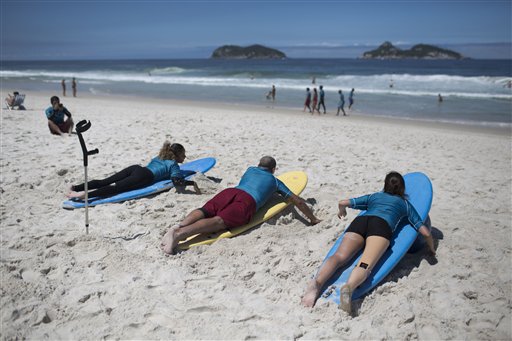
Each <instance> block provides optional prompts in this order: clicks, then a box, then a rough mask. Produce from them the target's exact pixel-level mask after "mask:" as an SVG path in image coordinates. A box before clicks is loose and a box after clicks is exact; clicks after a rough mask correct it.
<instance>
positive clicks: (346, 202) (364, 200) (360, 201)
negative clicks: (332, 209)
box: [338, 195, 370, 218]
mask: <svg viewBox="0 0 512 341" xmlns="http://www.w3.org/2000/svg"><path fill="white" fill-rule="evenodd" d="M369 199H370V195H363V196H362V197H358V198H352V199H343V200H340V202H339V203H338V209H339V212H338V217H339V218H342V217H344V216H346V215H347V207H350V208H353V209H356V210H366V209H367V208H368V200H369Z"/></svg>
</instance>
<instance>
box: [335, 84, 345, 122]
mask: <svg viewBox="0 0 512 341" xmlns="http://www.w3.org/2000/svg"><path fill="white" fill-rule="evenodd" d="M338 93H339V94H340V101H339V102H338V112H337V113H336V116H339V114H340V110H341V111H343V116H347V114H346V113H345V96H344V95H343V91H341V90H338Z"/></svg>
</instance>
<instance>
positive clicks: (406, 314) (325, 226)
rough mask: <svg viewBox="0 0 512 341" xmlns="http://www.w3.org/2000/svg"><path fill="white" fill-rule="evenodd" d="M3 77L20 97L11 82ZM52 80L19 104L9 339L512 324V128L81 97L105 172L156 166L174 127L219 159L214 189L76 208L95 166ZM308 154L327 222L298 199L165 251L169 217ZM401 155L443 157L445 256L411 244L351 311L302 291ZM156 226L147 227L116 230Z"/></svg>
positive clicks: (436, 182) (7, 146)
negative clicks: (244, 226)
mask: <svg viewBox="0 0 512 341" xmlns="http://www.w3.org/2000/svg"><path fill="white" fill-rule="evenodd" d="M5 95H6V94H5V93H2V98H4V97H5ZM50 95H51V94H43V93H28V94H27V99H26V103H25V104H26V107H27V108H28V109H29V110H27V111H25V112H21V111H6V110H2V121H1V132H2V135H1V147H2V150H1V164H2V169H1V188H0V192H1V194H2V195H1V217H2V219H1V267H0V269H1V270H0V274H1V328H0V337H1V338H2V339H15V338H20V339H22V338H27V339H102V338H108V339H119V338H121V339H248V338H257V339H296V338H304V339H321V338H327V339H422V340H431V339H510V338H511V337H512V333H511V297H512V295H511V288H512V282H511V268H512V267H511V255H510V253H511V246H512V244H511V136H510V133H506V134H491V133H489V132H487V131H468V130H456V129H451V128H450V129H447V128H443V127H435V126H433V127H432V126H426V125H421V126H420V125H414V124H411V123H408V124H404V123H400V121H387V120H374V119H370V118H364V119H361V118H358V117H355V115H354V116H351V117H335V116H333V115H332V114H330V115H326V116H323V115H322V117H318V116H315V117H311V116H310V115H309V114H303V113H302V112H301V111H300V110H298V111H297V112H294V113H290V112H282V111H281V112H278V111H277V110H272V109H265V108H260V109H254V108H252V109H251V108H242V107H236V106H231V107H229V106H226V107H222V106H218V105H216V106H211V107H210V108H208V105H206V104H183V103H176V102H166V101H150V100H145V101H137V100H134V99H119V98H117V99H108V98H96V99H95V98H64V99H63V100H62V102H63V103H64V105H65V106H67V108H68V109H69V110H70V111H71V112H72V113H73V116H74V119H75V122H77V121H78V120H80V119H84V118H85V119H88V120H91V122H92V128H91V129H90V130H89V131H87V132H86V133H85V134H84V136H85V138H86V142H87V146H88V147H89V149H93V148H99V150H100V153H99V154H98V155H94V156H92V157H90V164H89V176H90V179H92V178H101V177H104V176H107V175H110V174H112V173H113V172H115V171H118V170H120V169H122V168H123V167H126V166H128V165H131V164H137V163H139V164H144V165H145V164H146V163H147V162H148V161H149V160H150V159H151V157H153V156H154V155H156V153H157V152H158V150H159V148H160V147H161V145H162V143H163V142H164V140H165V139H170V140H171V141H172V142H180V143H182V144H183V145H184V146H185V148H186V149H187V156H188V160H193V159H196V158H200V157H207V156H213V157H215V158H217V160H218V163H217V165H216V167H215V168H214V169H212V170H211V171H210V172H209V173H207V174H206V176H207V177H200V178H199V179H198V181H199V184H200V186H201V187H202V188H203V189H204V190H205V194H203V195H200V196H198V195H195V194H191V193H186V194H177V193H176V192H175V191H174V190H172V191H170V192H167V193H163V194H160V195H158V196H156V197H154V198H146V199H141V200H136V201H129V202H125V203H123V204H111V205H103V206H100V207H96V208H94V209H90V210H89V215H90V234H89V235H86V234H85V226H84V210H75V211H66V210H63V209H62V208H61V203H62V201H63V200H64V192H65V190H66V188H67V187H68V186H69V185H70V184H75V183H78V182H81V181H83V177H84V173H83V164H82V152H81V149H80V146H79V143H78V139H77V137H76V135H73V136H70V137H66V138H60V137H57V136H52V135H50V134H49V132H48V128H47V124H46V118H45V116H44V113H43V112H44V109H45V108H46V107H47V106H49V97H50ZM266 154H270V155H273V156H274V157H276V159H277V161H278V170H277V174H279V173H281V172H285V171H291V170H304V171H306V172H307V173H308V175H309V184H308V186H307V188H306V190H305V191H304V192H303V195H302V196H303V197H304V198H306V199H311V200H310V202H312V203H314V204H313V206H312V208H313V210H314V211H315V213H316V214H317V216H319V217H320V218H321V219H323V222H322V223H320V224H319V225H316V226H313V227H311V226H308V225H307V224H306V223H305V220H304V219H303V218H301V217H300V215H299V214H298V213H297V211H295V209H288V210H287V211H285V213H284V214H282V215H280V216H279V217H278V218H276V219H273V220H271V221H269V222H268V223H265V224H263V225H261V226H260V227H259V228H257V229H254V230H252V232H250V233H248V234H246V235H242V236H239V237H236V238H233V239H229V240H222V241H220V242H217V243H215V244H213V245H212V246H204V247H197V248H193V249H191V250H189V251H186V252H183V253H180V254H178V255H176V256H164V255H163V254H162V252H161V250H160V248H159V243H160V239H161V236H162V235H163V233H164V232H165V229H166V227H167V226H168V225H169V224H172V223H176V222H178V221H179V220H180V219H181V218H183V217H184V216H185V214H186V213H188V212H189V211H190V210H192V209H194V208H197V207H199V206H200V205H202V204H203V203H204V202H205V201H206V200H207V199H209V198H210V197H211V196H212V194H214V193H216V192H217V191H219V190H220V189H223V188H226V187H228V186H233V185H236V184H237V182H238V180H239V177H240V176H241V174H242V173H243V172H244V170H245V169H246V168H247V167H248V166H250V165H254V164H255V163H256V162H257V161H258V160H259V158H260V157H261V156H263V155H266ZM390 170H397V171H399V172H402V173H407V172H412V171H422V172H425V173H427V174H428V175H429V176H430V178H431V180H432V182H433V186H434V202H433V206H432V210H431V212H430V217H431V219H432V224H433V226H434V232H435V235H436V236H438V237H439V236H441V237H442V239H441V240H440V241H439V247H438V250H437V252H438V263H437V264H430V263H432V262H429V261H427V258H425V257H424V254H422V253H419V254H414V255H408V256H406V257H405V258H404V259H403V260H402V262H401V263H400V265H399V266H398V267H397V268H396V269H395V270H394V271H393V272H392V273H391V275H390V276H389V277H388V278H387V279H386V280H385V283H382V284H381V285H380V286H379V287H378V288H377V289H376V290H374V291H373V292H371V293H370V294H369V295H367V296H365V297H364V298H363V299H362V300H360V301H358V302H356V306H357V309H358V315H357V317H353V318H352V317H349V316H347V315H346V314H345V313H343V312H342V311H340V310H338V309H337V307H336V306H334V305H332V304H326V303H323V302H321V301H319V303H318V304H317V306H316V307H315V308H313V309H306V308H303V307H302V306H301V305H300V299H301V295H302V293H303V290H304V288H305V285H306V282H307V280H308V279H309V278H310V277H311V276H312V274H313V273H314V272H315V270H316V269H317V267H318V266H319V265H320V263H321V261H322V259H323V258H324V256H325V254H326V253H327V251H328V249H329V248H330V246H331V245H332V243H333V242H334V240H335V239H336V238H337V236H338V235H339V233H340V232H341V231H342V230H343V228H344V227H345V226H346V224H347V223H348V222H349V221H350V220H351V219H352V218H353V217H354V216H355V215H356V212H355V211H353V210H352V211H350V212H349V216H348V217H347V219H345V220H343V221H341V220H339V219H338V218H337V217H336V213H337V202H338V200H339V199H341V198H346V197H350V196H355V195H362V194H366V193H369V192H373V191H376V190H379V189H380V188H381V186H382V181H383V178H384V176H385V174H386V173H387V172H388V171H390ZM139 233H141V234H143V235H141V236H139V237H138V238H135V239H133V240H130V241H124V240H123V239H119V238H117V239H111V238H113V237H120V236H123V237H130V236H133V235H135V234H139Z"/></svg>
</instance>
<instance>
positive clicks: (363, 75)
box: [0, 59, 512, 127]
mask: <svg viewBox="0 0 512 341" xmlns="http://www.w3.org/2000/svg"><path fill="white" fill-rule="evenodd" d="M72 77H76V79H77V81H78V94H79V96H80V94H83V93H84V92H87V93H88V95H89V94H101V95H107V96H108V95H111V94H112V95H119V94H121V95H138V96H144V97H146V98H148V99H150V98H169V99H182V100H194V101H208V102H212V101H213V102H221V103H239V104H251V105H256V106H262V107H267V106H269V105H270V103H269V102H268V101H267V100H266V98H265V95H266V93H267V92H268V91H269V90H270V88H271V87H272V85H275V86H276V88H277V96H276V102H275V103H274V104H273V106H274V107H283V108H291V109H294V110H297V112H302V109H303V103H304V98H305V89H306V87H309V88H311V89H313V88H314V87H317V88H318V86H319V85H323V86H324V90H325V94H326V106H327V110H328V112H329V113H335V112H336V108H337V103H338V99H339V96H338V90H340V89H341V90H343V92H344V94H345V101H346V104H347V105H346V107H345V110H347V106H348V94H349V92H350V89H351V88H354V89H355V97H354V100H355V104H354V107H353V110H352V114H354V115H357V114H358V113H364V114H369V115H377V116H379V115H380V116H391V117H400V118H407V119H413V120H414V119H417V120H427V121H443V122H452V123H459V124H470V125H486V126H501V127H510V126H511V122H512V89H511V88H510V87H509V84H510V82H511V81H512V61H511V60H458V61H452V60H362V59H286V60H211V59H187V60H185V59H180V60H174V59H171V60H102V61H30V62H28V61H27V62H15V61H3V62H2V68H1V70H0V79H1V81H2V87H3V90H4V91H5V92H10V91H14V90H18V91H20V92H23V91H24V90H46V91H48V90H53V91H55V94H56V95H60V94H61V93H62V91H61V86H60V81H61V80H62V79H66V81H67V90H68V93H70V92H71V78H72ZM313 78H314V79H315V84H313V82H312V80H313ZM391 84H392V85H393V86H392V87H391V86H390V85H391ZM438 94H441V95H442V97H443V99H444V101H443V102H442V103H439V102H438V100H437V98H438Z"/></svg>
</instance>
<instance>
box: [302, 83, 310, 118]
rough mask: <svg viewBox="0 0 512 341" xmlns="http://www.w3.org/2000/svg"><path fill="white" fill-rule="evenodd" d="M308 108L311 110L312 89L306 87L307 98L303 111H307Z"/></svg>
mask: <svg viewBox="0 0 512 341" xmlns="http://www.w3.org/2000/svg"><path fill="white" fill-rule="evenodd" d="M306 108H308V110H309V112H311V91H309V88H306V100H305V101H304V110H302V111H306Z"/></svg>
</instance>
